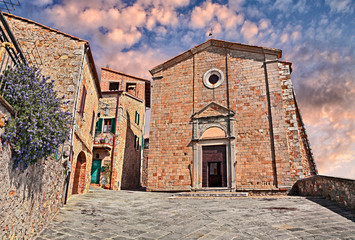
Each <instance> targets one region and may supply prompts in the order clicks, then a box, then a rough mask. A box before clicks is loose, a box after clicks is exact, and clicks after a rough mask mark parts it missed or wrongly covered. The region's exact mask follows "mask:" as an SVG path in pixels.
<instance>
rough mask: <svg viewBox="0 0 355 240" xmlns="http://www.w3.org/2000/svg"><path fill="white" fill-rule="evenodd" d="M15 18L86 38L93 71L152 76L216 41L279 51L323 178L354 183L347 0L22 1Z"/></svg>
mask: <svg viewBox="0 0 355 240" xmlns="http://www.w3.org/2000/svg"><path fill="white" fill-rule="evenodd" d="M20 2H21V7H17V8H16V10H15V11H14V12H12V13H13V14H15V15H19V16H22V17H26V18H29V19H32V20H35V21H38V22H40V23H42V24H45V25H48V26H51V27H53V28H57V29H59V30H61V31H64V32H66V33H69V34H72V35H74V36H77V37H80V38H83V39H86V40H89V42H90V44H91V47H92V49H93V54H94V57H95V61H96V65H97V66H98V67H102V66H106V65H107V64H108V65H109V66H110V68H112V69H116V70H118V71H122V72H126V73H128V74H133V75H136V76H140V77H145V78H148V79H149V78H150V74H149V72H148V70H149V69H151V68H152V67H154V66H155V65H158V64H160V63H162V62H163V61H165V60H168V59H170V58H171V57H174V56H176V55H177V54H179V53H181V52H183V51H186V50H188V49H190V48H192V47H194V46H196V45H198V44H200V43H202V42H204V41H206V40H207V39H208V33H209V32H210V29H211V28H212V29H213V37H214V38H216V39H222V40H227V41H233V42H239V43H245V44H253V45H262V46H266V47H273V48H279V49H282V50H283V60H286V61H291V62H293V70H294V71H293V73H292V80H293V83H294V86H295V89H296V94H297V98H298V101H299V105H300V108H301V113H302V116H303V119H304V121H305V123H306V128H307V131H308V135H309V138H310V141H311V146H312V149H313V153H314V155H315V159H316V163H317V166H318V170H319V173H320V174H325V175H333V176H340V177H347V178H353V179H355V2H354V1H353V0H255V1H246V0H245V1H244V0H229V1H228V0H207V1H201V0H136V1H128V0H121V1H120V0H21V1H20Z"/></svg>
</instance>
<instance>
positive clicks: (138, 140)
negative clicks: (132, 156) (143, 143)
mask: <svg viewBox="0 0 355 240" xmlns="http://www.w3.org/2000/svg"><path fill="white" fill-rule="evenodd" d="M138 149H139V137H137V150H138Z"/></svg>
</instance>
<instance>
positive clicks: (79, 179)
mask: <svg viewBox="0 0 355 240" xmlns="http://www.w3.org/2000/svg"><path fill="white" fill-rule="evenodd" d="M85 177H86V157H85V153H84V152H80V153H79V155H78V158H77V161H76V167H75V174H74V183H73V192H72V194H78V193H79V194H80V193H83V192H84V188H85Z"/></svg>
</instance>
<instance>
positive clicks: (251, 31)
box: [241, 20, 259, 41]
mask: <svg viewBox="0 0 355 240" xmlns="http://www.w3.org/2000/svg"><path fill="white" fill-rule="evenodd" d="M241 32H242V34H243V36H244V38H245V39H247V40H248V41H251V40H252V39H253V38H254V37H255V35H257V34H258V32H259V28H258V27H257V26H256V24H255V23H253V22H250V21H248V20H246V21H244V24H243V27H242V29H241Z"/></svg>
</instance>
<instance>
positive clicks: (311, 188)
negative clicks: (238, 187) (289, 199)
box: [291, 175, 355, 210]
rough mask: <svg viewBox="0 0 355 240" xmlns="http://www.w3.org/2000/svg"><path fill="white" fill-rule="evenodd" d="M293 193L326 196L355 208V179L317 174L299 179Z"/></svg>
mask: <svg viewBox="0 0 355 240" xmlns="http://www.w3.org/2000/svg"><path fill="white" fill-rule="evenodd" d="M291 194H292V195H300V196H319V197H324V198H327V199H330V200H332V201H335V202H337V203H339V204H341V205H343V206H346V207H348V208H351V209H353V210H355V180H351V179H344V178H337V177H329V176H322V175H317V176H313V177H309V178H305V179H301V180H298V181H297V182H296V183H295V185H294V186H293V189H292V191H291Z"/></svg>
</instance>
